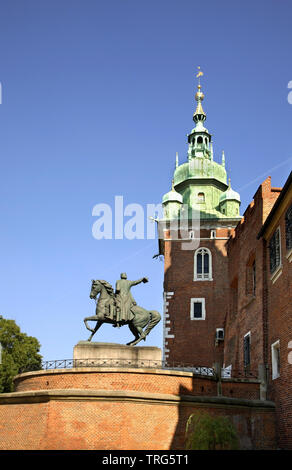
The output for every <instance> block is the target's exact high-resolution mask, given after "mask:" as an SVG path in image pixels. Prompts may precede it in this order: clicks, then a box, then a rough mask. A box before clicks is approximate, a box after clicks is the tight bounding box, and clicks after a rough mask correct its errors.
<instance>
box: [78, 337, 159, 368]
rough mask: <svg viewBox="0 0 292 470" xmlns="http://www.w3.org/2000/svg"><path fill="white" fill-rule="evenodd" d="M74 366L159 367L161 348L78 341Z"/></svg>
mask: <svg viewBox="0 0 292 470" xmlns="http://www.w3.org/2000/svg"><path fill="white" fill-rule="evenodd" d="M73 359H74V360H75V361H77V364H76V367H78V366H79V365H80V366H84V365H87V364H88V365H90V364H92V365H95V366H104V367H107V366H109V367H113V366H117V367H128V366H130V367H133V366H134V367H142V368H143V367H160V366H161V361H162V353H161V349H160V348H157V347H155V346H135V347H134V346H126V345H124V344H117V343H95V342H91V341H79V343H77V344H76V346H74V350H73ZM78 363H80V364H78Z"/></svg>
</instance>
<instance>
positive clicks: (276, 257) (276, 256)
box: [269, 227, 281, 274]
mask: <svg viewBox="0 0 292 470" xmlns="http://www.w3.org/2000/svg"><path fill="white" fill-rule="evenodd" d="M269 248H270V271H271V274H273V273H274V272H275V271H276V269H277V268H278V267H279V266H280V265H281V242H280V228H279V227H278V228H277V230H276V231H275V232H274V234H273V236H272V238H271V240H270V243H269Z"/></svg>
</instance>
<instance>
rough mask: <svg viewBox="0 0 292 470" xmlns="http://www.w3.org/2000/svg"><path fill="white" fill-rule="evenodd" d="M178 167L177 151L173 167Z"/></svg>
mask: <svg viewBox="0 0 292 470" xmlns="http://www.w3.org/2000/svg"><path fill="white" fill-rule="evenodd" d="M177 167H178V152H176V154H175V168H177Z"/></svg>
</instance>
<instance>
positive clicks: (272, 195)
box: [158, 84, 292, 449]
mask: <svg viewBox="0 0 292 470" xmlns="http://www.w3.org/2000/svg"><path fill="white" fill-rule="evenodd" d="M203 98H204V95H203V94H202V92H201V86H200V84H199V87H198V92H197V94H196V100H197V102H198V105H197V109H196V111H195V113H194V121H195V123H196V127H195V129H193V130H192V131H191V134H190V135H189V136H188V143H189V150H188V161H187V162H186V163H183V164H181V165H178V161H177V164H176V170H175V173H174V179H173V185H172V190H171V191H170V192H169V193H167V194H165V195H164V197H163V207H164V218H163V220H161V221H160V222H159V224H158V226H159V228H160V231H159V233H160V240H159V246H160V253H161V254H163V255H164V260H165V271H164V299H165V306H164V360H165V361H166V362H167V363H168V364H172V363H176V362H182V363H184V364H187V363H188V364H189V365H190V366H191V365H193V366H195V365H197V366H198V365H200V366H208V367H211V366H213V365H214V364H216V363H217V364H218V363H219V364H220V365H221V366H222V369H223V374H224V375H229V374H230V375H231V376H232V377H234V378H236V377H250V378H252V377H257V378H258V379H259V380H260V381H261V390H260V394H261V398H262V399H263V400H265V399H267V400H272V401H274V402H275V403H276V409H277V432H278V441H277V442H278V446H279V447H280V448H289V449H291V448H292V408H291V404H292V402H291V393H292V306H291V288H292V282H291V266H292V265H291V260H292V241H291V237H292V235H291V230H292V229H291V225H292V222H291V217H292V216H291V213H292V209H291V207H292V206H291V204H292V186H291V175H290V177H289V178H288V180H287V182H286V184H285V186H284V187H283V189H281V188H274V187H272V186H271V178H270V177H269V178H267V179H266V180H265V181H264V182H263V183H262V184H261V185H260V186H259V188H258V190H257V192H256V194H255V195H254V198H253V201H252V202H251V204H250V205H249V206H248V207H247V209H246V211H245V212H244V215H243V217H241V216H240V215H239V205H240V197H239V194H238V193H236V192H235V191H233V190H232V189H231V185H230V181H229V185H227V181H226V179H227V178H226V172H225V156H224V153H223V156H222V162H221V164H219V163H216V162H215V161H214V160H213V149H212V142H211V135H210V134H209V132H208V130H207V129H206V128H205V127H204V121H205V119H206V114H205V113H204V111H203V108H202V100H203ZM182 214H184V215H182ZM186 214H187V216H186ZM182 218H184V220H185V219H186V220H187V225H186V229H185V230H184V231H183V232H180V231H179V230H173V227H174V228H176V226H179V223H180V221H181V219H182ZM198 221H199V224H198Z"/></svg>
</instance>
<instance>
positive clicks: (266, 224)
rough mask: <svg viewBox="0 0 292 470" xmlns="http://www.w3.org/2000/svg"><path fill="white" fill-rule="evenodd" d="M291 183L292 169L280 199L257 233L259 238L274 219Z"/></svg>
mask: <svg viewBox="0 0 292 470" xmlns="http://www.w3.org/2000/svg"><path fill="white" fill-rule="evenodd" d="M291 183H292V171H291V173H290V175H289V177H288V179H287V181H286V183H285V185H284V186H283V189H282V191H281V192H280V195H279V197H278V199H277V200H276V202H275V204H274V205H273V208H272V210H271V212H270V213H269V215H268V217H267V218H266V220H265V223H264V224H263V226H262V228H261V230H260V231H259V233H258V235H257V239H259V238H261V237H262V236H263V234H264V233H265V231H266V229H267V227H268V226H269V224H270V222H271V221H272V219H273V217H274V215H275V213H276V210H277V209H278V207H279V206H280V204H281V202H282V201H283V199H284V197H285V195H286V193H287V191H288V188H289V186H290V185H291Z"/></svg>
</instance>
